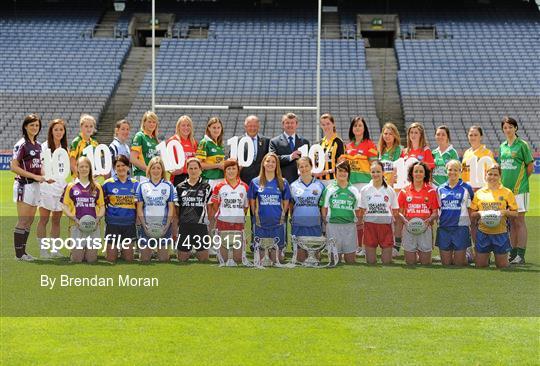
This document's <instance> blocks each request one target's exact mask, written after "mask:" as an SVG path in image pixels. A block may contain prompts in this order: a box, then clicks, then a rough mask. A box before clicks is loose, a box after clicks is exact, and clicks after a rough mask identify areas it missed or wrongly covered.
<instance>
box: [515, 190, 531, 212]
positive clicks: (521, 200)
mask: <svg viewBox="0 0 540 366" xmlns="http://www.w3.org/2000/svg"><path fill="white" fill-rule="evenodd" d="M516 203H517V206H518V209H517V211H518V212H527V211H529V192H527V193H520V194H516Z"/></svg>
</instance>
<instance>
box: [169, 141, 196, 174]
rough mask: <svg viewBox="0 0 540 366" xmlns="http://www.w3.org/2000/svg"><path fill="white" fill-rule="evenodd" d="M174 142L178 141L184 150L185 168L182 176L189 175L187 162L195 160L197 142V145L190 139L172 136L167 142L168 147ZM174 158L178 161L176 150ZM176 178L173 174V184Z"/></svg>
mask: <svg viewBox="0 0 540 366" xmlns="http://www.w3.org/2000/svg"><path fill="white" fill-rule="evenodd" d="M172 140H176V141H178V142H180V145H182V149H183V150H184V167H183V168H182V172H181V173H180V174H187V170H186V162H187V161H188V159H189V158H194V157H195V153H196V152H197V141H195V143H194V144H192V143H191V140H190V139H184V138H182V137H180V136H178V135H172V136H171V137H170V138H169V139H168V140H167V145H168V144H169V142H171V141H172ZM174 158H175V159H178V155H177V153H176V150H174ZM174 177H175V176H174V175H173V174H171V183H173V182H174Z"/></svg>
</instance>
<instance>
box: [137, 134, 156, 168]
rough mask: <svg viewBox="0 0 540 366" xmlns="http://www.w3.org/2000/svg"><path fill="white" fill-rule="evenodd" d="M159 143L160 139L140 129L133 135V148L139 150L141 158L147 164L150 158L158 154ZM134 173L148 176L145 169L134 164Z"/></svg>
mask: <svg viewBox="0 0 540 366" xmlns="http://www.w3.org/2000/svg"><path fill="white" fill-rule="evenodd" d="M157 145H158V140H157V138H155V137H152V136H148V135H147V134H145V133H144V132H143V131H139V132H137V133H136V134H135V136H133V141H132V142H131V150H133V151H137V152H138V153H139V160H140V161H143V162H144V163H145V164H146V165H148V163H149V162H150V160H151V159H152V158H153V157H154V156H157V155H158V152H157V148H156V146H157ZM133 175H134V176H146V171H143V170H141V169H139V168H137V167H136V166H135V165H134V166H133Z"/></svg>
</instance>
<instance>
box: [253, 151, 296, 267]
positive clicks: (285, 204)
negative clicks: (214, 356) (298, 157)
mask: <svg viewBox="0 0 540 366" xmlns="http://www.w3.org/2000/svg"><path fill="white" fill-rule="evenodd" d="M248 198H249V204H250V205H251V212H253V213H254V215H255V230H254V231H253V232H254V236H255V238H259V239H263V238H274V239H275V238H277V246H278V248H279V250H280V253H279V260H280V261H281V260H283V258H284V250H285V246H286V240H287V238H286V236H285V225H284V224H285V213H286V212H287V210H288V209H289V200H290V199H291V191H290V188H289V183H288V182H287V180H285V179H283V177H282V175H281V169H280V167H279V158H278V156H277V155H276V154H274V153H268V154H266V155H265V156H264V158H263V161H262V164H261V170H260V172H259V176H258V177H255V178H253V180H252V181H251V183H250V185H249V191H248ZM256 243H257V242H256V241H255V244H256ZM270 257H271V259H272V261H273V262H275V261H276V256H275V253H274V251H273V250H272V251H271V253H270Z"/></svg>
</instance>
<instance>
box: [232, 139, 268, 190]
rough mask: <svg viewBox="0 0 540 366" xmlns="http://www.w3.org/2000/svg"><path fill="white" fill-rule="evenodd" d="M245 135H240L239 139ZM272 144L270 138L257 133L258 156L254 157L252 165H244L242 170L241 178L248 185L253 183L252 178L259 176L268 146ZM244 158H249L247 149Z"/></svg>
mask: <svg viewBox="0 0 540 366" xmlns="http://www.w3.org/2000/svg"><path fill="white" fill-rule="evenodd" d="M244 136H245V135H242V136H239V139H241V138H242V137H244ZM269 145H270V139H269V138H268V137H264V136H261V135H257V156H255V158H254V159H253V163H252V164H251V165H250V166H246V167H243V168H242V170H240V179H242V181H243V182H244V183H246V184H247V185H249V183H251V180H252V179H253V178H255V177H258V176H259V171H260V169H261V162H262V160H263V158H264V156H265V155H266V154H267V153H268V147H269ZM244 158H245V159H247V149H246V150H245V152H244Z"/></svg>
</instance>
